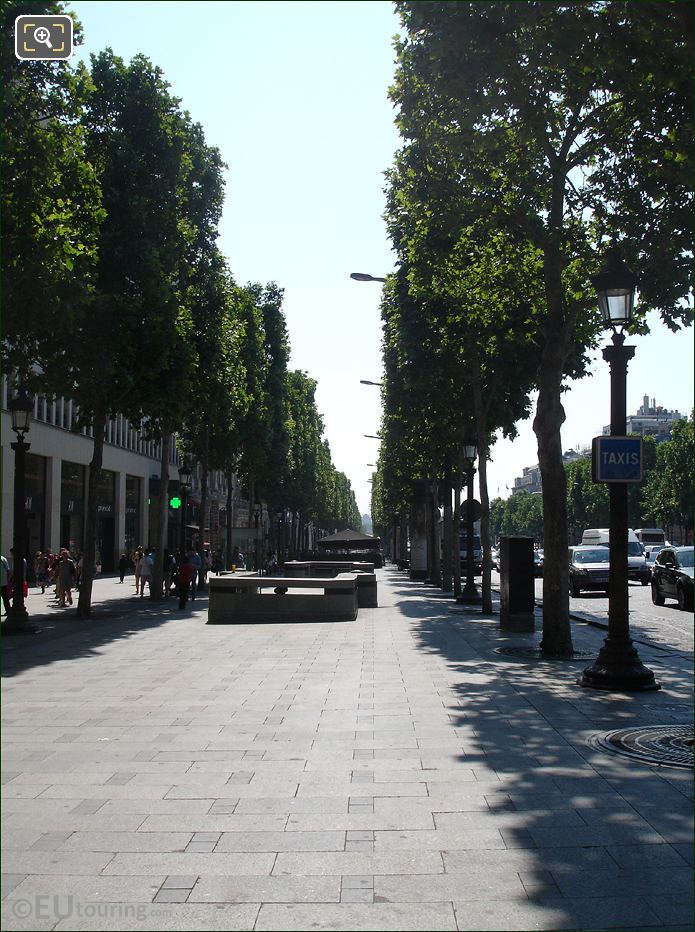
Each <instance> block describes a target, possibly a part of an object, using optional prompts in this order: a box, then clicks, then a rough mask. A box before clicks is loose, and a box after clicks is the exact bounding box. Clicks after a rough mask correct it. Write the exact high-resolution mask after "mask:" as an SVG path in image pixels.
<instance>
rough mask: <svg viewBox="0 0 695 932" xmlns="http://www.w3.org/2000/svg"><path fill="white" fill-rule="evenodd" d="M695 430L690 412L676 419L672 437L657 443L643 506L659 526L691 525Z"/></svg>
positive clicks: (687, 527) (694, 470)
mask: <svg viewBox="0 0 695 932" xmlns="http://www.w3.org/2000/svg"><path fill="white" fill-rule="evenodd" d="M694 449H695V431H694V430H693V414H692V413H691V415H690V417H689V418H688V419H687V420H681V421H677V422H676V423H675V424H674V425H673V428H672V429H671V439H670V440H666V441H664V442H663V443H660V444H658V446H657V448H656V466H655V468H654V469H653V470H652V471H651V472H650V473H649V475H648V476H647V478H646V481H645V483H644V486H643V493H642V507H643V509H644V514H645V517H647V518H648V519H649V520H650V521H653V522H654V523H655V524H656V525H658V526H661V527H671V526H673V525H674V524H679V525H682V526H683V527H684V528H686V529H687V530H690V529H692V527H693V481H694V480H695V466H694V464H693V450H694Z"/></svg>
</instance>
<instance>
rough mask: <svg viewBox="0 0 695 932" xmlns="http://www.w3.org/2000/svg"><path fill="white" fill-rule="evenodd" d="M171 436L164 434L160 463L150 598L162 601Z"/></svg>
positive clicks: (167, 526) (167, 519) (167, 520)
mask: <svg viewBox="0 0 695 932" xmlns="http://www.w3.org/2000/svg"><path fill="white" fill-rule="evenodd" d="M170 443H171V434H169V433H167V432H164V433H163V434H162V456H161V459H160V461H159V497H158V498H157V539H156V541H155V544H154V548H155V549H154V567H153V568H152V580H151V583H150V598H151V599H154V601H155V602H159V601H161V599H162V597H163V589H164V547H165V545H166V542H167V532H168V529H169V444H170Z"/></svg>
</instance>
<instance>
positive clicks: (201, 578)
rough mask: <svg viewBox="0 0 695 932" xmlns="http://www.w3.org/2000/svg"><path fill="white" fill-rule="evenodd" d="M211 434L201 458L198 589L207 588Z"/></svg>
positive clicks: (205, 442)
mask: <svg viewBox="0 0 695 932" xmlns="http://www.w3.org/2000/svg"><path fill="white" fill-rule="evenodd" d="M209 451H210V432H209V429H208V428H206V429H205V430H204V431H203V451H202V453H203V455H202V457H201V459H202V462H201V472H200V535H199V537H198V556H199V557H200V569H199V570H198V588H199V589H201V590H202V589H204V588H205V516H206V514H207V510H208V498H209V495H208V480H209V476H210V466H209V459H210V452H209Z"/></svg>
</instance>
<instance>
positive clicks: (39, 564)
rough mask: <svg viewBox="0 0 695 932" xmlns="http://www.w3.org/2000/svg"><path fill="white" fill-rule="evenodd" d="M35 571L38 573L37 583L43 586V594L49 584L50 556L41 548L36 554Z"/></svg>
mask: <svg viewBox="0 0 695 932" xmlns="http://www.w3.org/2000/svg"><path fill="white" fill-rule="evenodd" d="M34 573H35V575H36V585H37V586H41V595H43V594H44V592H45V591H46V586H47V585H48V557H47V556H46V554H45V553H43V552H42V551H41V550H39V552H38V553H37V554H36V559H35V560H34Z"/></svg>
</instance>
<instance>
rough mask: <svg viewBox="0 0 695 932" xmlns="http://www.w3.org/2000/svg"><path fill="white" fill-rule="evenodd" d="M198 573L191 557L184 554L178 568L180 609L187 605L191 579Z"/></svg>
mask: <svg viewBox="0 0 695 932" xmlns="http://www.w3.org/2000/svg"><path fill="white" fill-rule="evenodd" d="M195 573H196V567H195V566H193V564H192V563H191V562H190V561H189V557H188V556H187V555H186V554H182V556H181V559H180V561H179V568H178V577H179V587H178V588H179V609H183V608H185V607H186V602H187V601H188V590H189V589H190V587H191V580H192V579H193V577H194V575H195Z"/></svg>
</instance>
